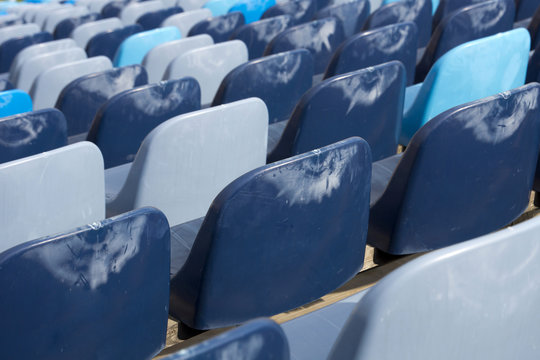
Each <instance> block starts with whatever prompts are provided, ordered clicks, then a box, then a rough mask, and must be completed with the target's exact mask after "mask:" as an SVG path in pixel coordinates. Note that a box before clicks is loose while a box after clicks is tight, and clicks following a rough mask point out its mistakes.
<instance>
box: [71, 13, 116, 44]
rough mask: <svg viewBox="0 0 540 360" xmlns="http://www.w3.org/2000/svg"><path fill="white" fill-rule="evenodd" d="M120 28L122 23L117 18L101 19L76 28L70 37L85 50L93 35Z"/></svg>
mask: <svg viewBox="0 0 540 360" xmlns="http://www.w3.org/2000/svg"><path fill="white" fill-rule="evenodd" d="M121 27H122V22H121V21H120V19H119V18H115V17H113V18H108V19H101V20H96V21H92V22H88V23H86V24H82V25H79V26H77V27H76V28H75V29H74V30H73V32H72V33H71V35H70V37H71V38H72V39H73V40H75V42H76V43H77V45H78V46H79V47H81V48H83V49H85V48H86V45H87V44H88V41H89V40H90V39H91V38H92V37H94V36H95V35H97V34H99V33H102V32H105V31H109V30H116V29H120V28H121Z"/></svg>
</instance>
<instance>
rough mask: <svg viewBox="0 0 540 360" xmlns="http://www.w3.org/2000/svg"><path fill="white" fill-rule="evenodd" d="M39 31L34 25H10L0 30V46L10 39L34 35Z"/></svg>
mask: <svg viewBox="0 0 540 360" xmlns="http://www.w3.org/2000/svg"><path fill="white" fill-rule="evenodd" d="M40 31H41V29H40V28H39V27H38V26H37V25H36V24H23V25H11V26H7V27H5V28H0V45H1V44H3V43H4V42H6V41H7V40H10V39H15V38H19V37H22V36H28V35H34V34H36V33H38V32H40Z"/></svg>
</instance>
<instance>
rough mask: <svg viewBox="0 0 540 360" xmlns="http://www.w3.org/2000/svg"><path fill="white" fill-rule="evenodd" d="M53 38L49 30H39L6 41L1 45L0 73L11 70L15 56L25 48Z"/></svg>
mask: <svg viewBox="0 0 540 360" xmlns="http://www.w3.org/2000/svg"><path fill="white" fill-rule="evenodd" d="M51 40H52V36H51V34H49V33H48V32H38V33H36V34H33V35H27V36H22V37H19V38H15V39H11V40H7V41H5V42H4V43H3V44H2V45H0V73H5V72H9V68H10V67H11V64H12V63H13V60H14V59H15V56H17V54H18V53H19V52H20V51H22V50H23V49H24V48H27V47H29V46H31V45H34V44H40V43H44V42H47V41H51Z"/></svg>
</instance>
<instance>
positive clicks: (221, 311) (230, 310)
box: [170, 138, 371, 329]
mask: <svg viewBox="0 0 540 360" xmlns="http://www.w3.org/2000/svg"><path fill="white" fill-rule="evenodd" d="M370 170H371V153H370V150H369V146H368V145H367V143H366V142H365V141H364V140H362V139H360V138H351V139H347V140H345V141H342V142H339V143H336V144H333V145H330V146H327V147H324V148H321V149H318V150H317V151H311V152H309V153H305V154H302V155H299V156H296V157H293V158H289V159H286V160H284V161H282V162H279V163H274V164H270V165H266V166H263V167H260V168H257V169H255V170H253V171H250V172H248V173H246V174H244V175H242V176H241V177H239V178H238V179H236V180H234V181H233V182H232V183H230V184H229V185H228V186H227V187H226V188H225V189H223V191H222V192H221V193H219V195H218V196H217V197H216V198H215V199H214V201H213V203H212V205H211V207H210V209H209V210H208V213H207V214H206V216H205V218H204V220H203V219H199V220H195V221H194V222H192V224H190V223H187V224H182V225H179V226H177V227H172V228H171V298H170V314H171V315H172V316H173V317H174V318H176V319H179V320H181V321H182V323H183V324H185V325H186V326H188V327H191V328H195V329H209V328H215V327H224V326H229V325H234V324H238V323H242V322H244V321H246V320H250V319H253V318H256V317H259V316H269V315H274V314H276V313H280V312H282V311H286V310H290V309H293V308H296V307H298V306H300V305H303V304H306V303H308V302H310V301H313V300H315V299H318V298H319V297H321V296H322V295H324V294H327V293H328V292H330V291H332V290H334V289H336V288H337V287H339V286H340V285H342V284H343V283H345V282H346V281H348V280H349V279H350V278H351V277H353V276H354V275H356V273H357V272H358V271H359V270H360V269H361V268H362V264H363V262H364V251H365V242H364V239H365V238H366V226H367V221H368V213H369V205H368V203H369V187H370V178H371V176H370ZM298 184H302V186H301V187H299V186H298ZM248 214H249V215H248ZM193 223H195V224H193ZM190 225H191V226H190ZM199 227H200V229H199ZM315 250H316V251H315ZM188 255H189V256H188ZM188 289H189V290H188ZM270 294H272V295H271V296H270Z"/></svg>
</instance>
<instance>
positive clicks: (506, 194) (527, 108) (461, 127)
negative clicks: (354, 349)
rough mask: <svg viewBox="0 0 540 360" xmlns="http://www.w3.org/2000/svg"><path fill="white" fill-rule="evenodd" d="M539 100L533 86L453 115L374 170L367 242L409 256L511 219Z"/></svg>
mask: <svg viewBox="0 0 540 360" xmlns="http://www.w3.org/2000/svg"><path fill="white" fill-rule="evenodd" d="M539 96H540V85H539V84H537V83H535V84H528V85H525V86H522V87H520V88H517V89H514V90H510V91H506V92H504V93H500V94H498V95H494V96H490V97H487V98H484V99H482V100H478V101H474V102H471V103H467V104H464V105H462V106H458V107H455V108H452V109H450V110H448V111H445V112H443V113H441V114H440V115H437V116H436V117H434V118H433V119H432V120H431V121H429V122H428V123H426V125H424V126H423V127H422V128H420V130H418V132H417V133H416V134H415V135H414V136H413V137H412V139H411V142H410V143H409V146H408V147H407V149H406V150H405V152H404V153H403V154H400V155H396V156H393V157H391V158H388V159H385V160H382V161H379V162H376V163H374V165H373V183H372V191H371V203H372V206H371V211H370V215H369V222H370V225H369V235H368V243H369V244H370V245H372V246H374V247H376V248H378V249H380V250H383V251H385V252H388V253H391V254H410V253H415V252H422V251H427V250H433V249H437V248H441V247H444V246H448V245H451V244H455V243H458V242H461V241H465V240H468V239H471V238H474V237H476V236H480V235H483V234H486V233H489V232H492V231H495V230H497V229H500V228H501V227H503V226H505V225H507V224H508V223H510V222H511V221H513V220H514V219H516V218H517V217H518V216H519V215H520V214H521V213H522V212H523V211H524V210H525V209H526V208H527V205H528V204H529V196H530V191H531V188H532V186H533V178H534V172H535V167H536V161H537V158H538V150H539V149H540V106H539V105H540V104H539ZM448 139H451V140H452V141H448Z"/></svg>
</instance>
